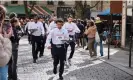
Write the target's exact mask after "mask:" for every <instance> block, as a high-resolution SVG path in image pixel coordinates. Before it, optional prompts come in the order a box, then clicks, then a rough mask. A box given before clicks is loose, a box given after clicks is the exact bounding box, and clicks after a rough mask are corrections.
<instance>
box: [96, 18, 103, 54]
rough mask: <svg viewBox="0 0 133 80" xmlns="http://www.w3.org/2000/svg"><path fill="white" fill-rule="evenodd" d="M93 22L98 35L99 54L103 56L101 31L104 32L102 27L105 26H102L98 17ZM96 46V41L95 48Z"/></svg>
mask: <svg viewBox="0 0 133 80" xmlns="http://www.w3.org/2000/svg"><path fill="white" fill-rule="evenodd" d="M95 24H96V27H97V31H98V34H99V36H100V54H101V56H103V44H102V41H103V32H104V27H105V26H104V23H103V22H102V21H101V20H100V18H99V17H97V18H96V21H95ZM96 46H97V43H96V44H95V49H96Z"/></svg>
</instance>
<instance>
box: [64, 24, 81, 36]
mask: <svg viewBox="0 0 133 80" xmlns="http://www.w3.org/2000/svg"><path fill="white" fill-rule="evenodd" d="M63 28H65V29H67V31H68V33H69V35H75V33H80V30H79V28H78V27H77V25H76V24H75V23H73V22H71V23H68V22H66V23H65V24H64V25H63Z"/></svg>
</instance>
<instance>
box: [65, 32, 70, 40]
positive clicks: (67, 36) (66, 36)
mask: <svg viewBox="0 0 133 80" xmlns="http://www.w3.org/2000/svg"><path fill="white" fill-rule="evenodd" d="M65 40H69V34H68V31H67V30H65Z"/></svg>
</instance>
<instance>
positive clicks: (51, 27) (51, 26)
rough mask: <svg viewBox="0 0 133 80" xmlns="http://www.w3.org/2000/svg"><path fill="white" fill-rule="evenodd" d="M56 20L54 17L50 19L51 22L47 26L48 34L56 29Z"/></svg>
mask: <svg viewBox="0 0 133 80" xmlns="http://www.w3.org/2000/svg"><path fill="white" fill-rule="evenodd" d="M56 19H57V17H56V16H54V17H53V18H52V20H53V21H52V22H51V23H50V24H49V29H48V30H49V32H50V31H51V30H52V29H54V28H57V26H56V23H55V21H56Z"/></svg>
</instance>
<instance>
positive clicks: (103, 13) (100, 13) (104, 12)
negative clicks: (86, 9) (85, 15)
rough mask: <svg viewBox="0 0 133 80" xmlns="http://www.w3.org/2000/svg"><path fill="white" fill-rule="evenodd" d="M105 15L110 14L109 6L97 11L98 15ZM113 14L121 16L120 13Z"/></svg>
mask: <svg viewBox="0 0 133 80" xmlns="http://www.w3.org/2000/svg"><path fill="white" fill-rule="evenodd" d="M107 15H110V8H108V9H106V10H104V11H102V12H99V14H98V16H107ZM113 16H121V14H113Z"/></svg>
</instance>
